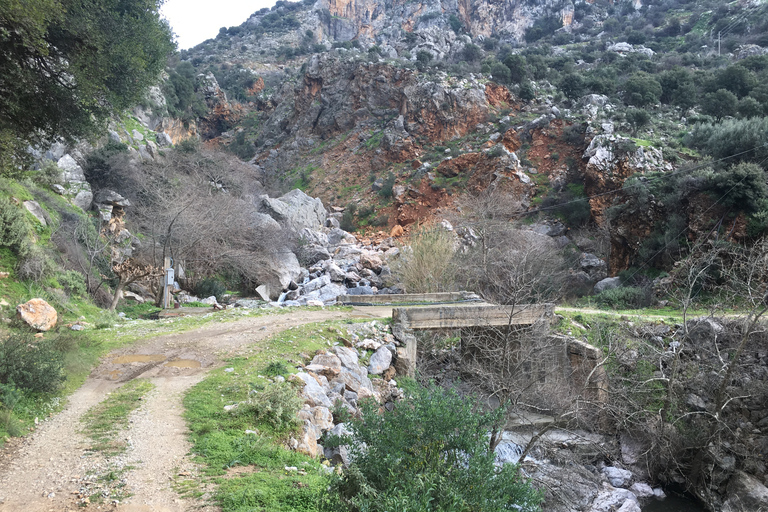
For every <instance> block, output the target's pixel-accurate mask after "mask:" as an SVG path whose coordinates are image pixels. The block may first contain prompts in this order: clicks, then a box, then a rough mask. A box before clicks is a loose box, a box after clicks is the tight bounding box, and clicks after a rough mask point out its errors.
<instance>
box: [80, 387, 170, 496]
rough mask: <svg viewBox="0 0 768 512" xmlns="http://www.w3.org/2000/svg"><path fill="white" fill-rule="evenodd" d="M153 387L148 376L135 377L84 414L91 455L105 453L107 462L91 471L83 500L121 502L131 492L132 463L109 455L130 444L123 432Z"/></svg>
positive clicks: (120, 450) (82, 491)
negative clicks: (129, 419) (146, 377)
mask: <svg viewBox="0 0 768 512" xmlns="http://www.w3.org/2000/svg"><path fill="white" fill-rule="evenodd" d="M154 387H155V386H154V385H153V384H152V383H151V382H149V381H148V380H142V379H137V380H133V381H131V382H129V383H127V384H125V385H124V386H122V387H121V388H119V389H118V390H117V391H115V392H113V393H112V394H110V395H109V396H108V397H107V398H106V399H105V400H104V401H102V402H100V403H98V404H96V405H95V406H93V407H91V409H90V410H89V411H88V412H87V413H86V414H85V415H84V416H83V417H82V418H81V421H82V423H83V432H84V433H85V434H86V435H87V436H88V437H90V439H91V441H92V443H93V444H92V445H91V448H90V452H91V455H101V456H104V457H106V459H105V464H103V465H102V464H99V465H97V466H95V468H98V469H92V470H90V471H88V476H87V478H86V482H87V483H86V484H85V485H84V487H83V490H81V493H82V495H81V500H82V501H81V503H83V504H87V503H105V502H107V501H109V502H113V503H114V502H118V503H119V502H120V501H122V500H124V499H126V498H128V497H129V496H130V493H129V492H128V490H127V485H126V481H125V474H126V473H127V472H128V471H130V470H131V469H133V467H132V466H130V465H126V464H125V462H124V461H121V460H114V459H109V457H111V456H114V455H119V454H121V453H122V452H124V451H125V449H126V448H127V447H128V443H127V442H126V441H125V440H124V439H122V437H121V436H120V434H121V433H122V432H123V431H124V430H125V429H126V428H127V427H128V418H129V416H130V415H131V413H132V412H133V411H135V410H136V409H138V408H139V406H140V405H141V403H142V400H143V398H144V396H145V395H146V394H147V393H148V392H150V391H151V390H152V389H154Z"/></svg>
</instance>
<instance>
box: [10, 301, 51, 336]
mask: <svg viewBox="0 0 768 512" xmlns="http://www.w3.org/2000/svg"><path fill="white" fill-rule="evenodd" d="M16 315H17V316H18V317H19V318H20V319H21V320H22V321H23V322H24V323H26V324H27V325H29V326H30V327H32V328H33V329H35V330H37V331H49V330H51V329H52V328H53V327H54V326H55V325H56V321H57V320H58V315H57V314H56V310H55V309H54V308H53V306H51V305H50V304H48V303H47V302H45V301H44V300H43V299H32V300H30V301H28V302H25V303H24V304H19V305H18V306H16Z"/></svg>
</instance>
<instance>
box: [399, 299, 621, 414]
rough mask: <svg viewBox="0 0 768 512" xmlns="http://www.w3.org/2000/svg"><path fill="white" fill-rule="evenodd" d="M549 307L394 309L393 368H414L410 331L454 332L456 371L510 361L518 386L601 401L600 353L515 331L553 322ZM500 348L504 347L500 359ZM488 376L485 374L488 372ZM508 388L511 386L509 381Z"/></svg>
mask: <svg viewBox="0 0 768 512" xmlns="http://www.w3.org/2000/svg"><path fill="white" fill-rule="evenodd" d="M554 310H555V306H554V305H553V304H519V305H516V306H498V305H494V304H487V303H480V304H456V305H448V304H444V305H440V306H423V307H395V308H393V310H392V333H393V334H394V335H395V337H396V338H397V339H398V340H399V341H400V342H401V343H402V346H401V347H398V349H397V351H398V358H397V365H398V367H397V370H398V373H400V374H407V375H409V376H413V375H414V373H415V370H416V363H417V354H418V340H417V337H416V336H415V333H416V331H422V330H459V331H460V332H461V357H462V367H464V368H466V369H467V370H468V371H470V372H473V373H474V370H473V369H481V370H480V371H485V372H489V371H490V372H493V371H494V368H495V369H499V367H500V365H499V361H497V360H496V359H505V357H506V358H508V359H505V360H508V361H515V366H516V368H517V372H519V373H518V374H516V375H514V376H513V380H516V381H517V384H518V385H520V386H523V387H525V386H527V385H528V384H525V381H526V380H527V382H529V383H530V382H536V385H538V386H542V387H547V386H558V385H559V386H560V387H561V389H562V388H566V389H570V390H571V391H573V392H577V394H578V395H580V396H581V397H583V398H586V399H588V400H591V401H596V402H602V401H604V400H605V399H606V398H607V395H606V383H607V381H606V376H605V372H604V371H603V368H602V367H601V364H602V359H603V353H602V350H600V349H599V348H597V347H593V346H592V345H589V344H588V343H586V342H583V341H581V340H578V339H575V338H572V337H570V336H563V335H559V334H552V333H550V332H548V329H546V332H544V333H541V332H540V333H538V334H536V333H532V332H531V331H530V330H525V331H524V332H522V333H516V332H515V331H516V330H518V329H519V328H521V327H522V328H525V327H531V326H535V325H536V324H541V325H543V326H546V327H548V325H549V324H550V323H551V321H552V320H553V319H554ZM502 347H509V351H508V352H506V355H505V356H503V355H502V354H503V349H502ZM489 375H490V374H489ZM510 384H511V385H514V384H513V383H511V382H510Z"/></svg>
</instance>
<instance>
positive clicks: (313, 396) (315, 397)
mask: <svg viewBox="0 0 768 512" xmlns="http://www.w3.org/2000/svg"><path fill="white" fill-rule="evenodd" d="M296 378H299V379H301V381H303V382H304V389H303V390H302V391H301V394H302V396H303V397H304V399H305V401H306V403H308V404H309V405H310V406H311V407H319V406H322V407H328V408H331V407H333V404H332V403H331V401H330V400H329V399H328V396H327V393H328V391H329V390H328V389H325V388H324V387H323V386H321V385H320V383H319V382H318V381H317V379H315V378H314V377H313V376H311V375H310V374H308V373H305V372H299V373H297V374H296Z"/></svg>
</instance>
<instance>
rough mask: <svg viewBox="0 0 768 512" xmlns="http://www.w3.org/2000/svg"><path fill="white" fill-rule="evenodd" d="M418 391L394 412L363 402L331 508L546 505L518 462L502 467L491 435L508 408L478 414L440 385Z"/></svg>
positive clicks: (481, 510) (482, 511) (485, 510)
mask: <svg viewBox="0 0 768 512" xmlns="http://www.w3.org/2000/svg"><path fill="white" fill-rule="evenodd" d="M410 395H411V396H410V398H409V399H408V400H407V401H403V402H399V403H398V404H397V405H396V406H395V409H394V410H393V411H391V412H383V413H380V412H379V407H378V404H376V403H374V402H373V401H363V402H362V404H361V410H362V417H361V418H359V419H353V420H352V421H351V423H350V429H351V431H352V434H351V435H350V436H349V439H348V440H347V444H348V446H349V447H350V452H351V460H352V463H351V465H350V467H349V469H348V470H347V471H346V472H345V473H344V475H343V476H341V477H339V478H338V479H337V480H335V481H334V482H333V483H332V485H331V486H330V487H329V488H328V490H327V493H328V494H327V496H326V499H327V501H328V502H329V506H328V509H330V510H339V511H341V510H366V511H370V512H379V511H381V512H383V511H389V510H419V511H423V512H428V511H437V510H439V511H456V512H458V511H464V510H472V511H474V512H490V511H494V512H495V511H502V510H513V509H514V510H519V511H522V512H526V511H530V512H533V511H536V510H539V503H540V502H541V494H540V493H539V492H537V491H535V490H534V489H533V488H532V487H531V486H530V484H529V483H528V482H527V481H526V480H524V479H523V478H522V477H521V476H520V473H519V472H518V470H517V467H516V466H514V465H503V466H502V467H500V468H497V467H496V465H495V464H494V459H495V455H494V453H493V451H492V450H491V449H490V446H489V442H488V436H487V433H488V430H489V428H492V426H493V425H495V424H498V422H499V421H502V418H503V416H504V414H505V411H504V409H503V408H500V409H497V410H496V411H494V412H489V413H482V412H479V411H476V410H474V404H476V403H477V401H475V400H471V399H470V400H466V399H464V398H463V397H461V396H459V395H458V394H457V393H456V392H455V391H453V390H449V391H446V390H444V389H442V388H440V387H438V386H436V385H434V384H432V385H430V386H428V387H414V388H413V389H411V390H410Z"/></svg>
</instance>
